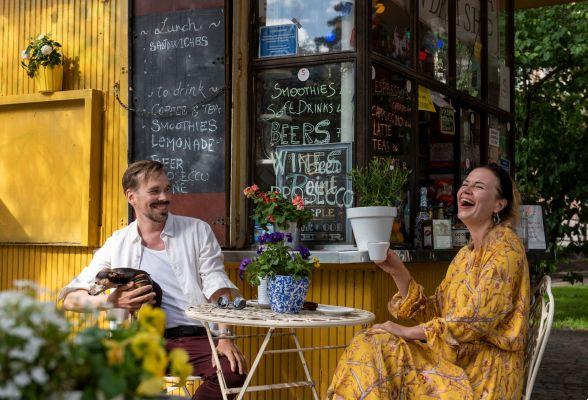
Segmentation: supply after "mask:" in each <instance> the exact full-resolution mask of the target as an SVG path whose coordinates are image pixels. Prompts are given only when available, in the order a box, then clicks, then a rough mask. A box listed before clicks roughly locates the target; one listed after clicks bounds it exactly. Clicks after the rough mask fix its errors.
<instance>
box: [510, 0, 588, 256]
mask: <svg viewBox="0 0 588 400" xmlns="http://www.w3.org/2000/svg"><path fill="white" fill-rule="evenodd" d="M515 25H516V34H515V73H516V110H515V112H516V118H517V129H518V132H517V140H516V160H517V165H518V166H517V181H518V183H519V189H520V191H521V194H522V196H523V200H524V201H525V202H533V203H539V204H541V205H542V206H543V208H544V210H545V213H546V221H545V224H546V229H547V240H548V243H549V246H550V248H551V249H553V248H554V247H555V244H556V243H557V242H558V240H559V239H562V238H564V237H566V238H569V239H571V244H570V245H569V246H568V247H567V248H566V249H565V252H579V251H583V252H584V254H588V246H587V244H586V238H585V237H584V233H585V231H584V232H582V225H585V224H586V223H587V222H588V173H586V171H588V157H587V156H586V153H587V152H586V145H587V144H588V134H587V130H588V100H587V97H586V94H587V88H588V67H587V66H588V63H587V62H586V60H587V59H588V3H586V2H583V3H582V2H580V3H575V4H566V5H560V6H554V7H547V8H536V9H529V10H524V11H518V12H517V13H516V14H515ZM571 220H576V221H577V222H575V223H571V224H570V223H569V221H571ZM563 255H565V253H564V254H563Z"/></svg>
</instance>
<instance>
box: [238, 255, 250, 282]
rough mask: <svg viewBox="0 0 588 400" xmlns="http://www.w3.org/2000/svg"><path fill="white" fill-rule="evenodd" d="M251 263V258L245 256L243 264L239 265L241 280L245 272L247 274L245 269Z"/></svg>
mask: <svg viewBox="0 0 588 400" xmlns="http://www.w3.org/2000/svg"><path fill="white" fill-rule="evenodd" d="M249 264H251V259H250V258H244V259H243V261H241V265H239V278H240V279H241V280H243V277H244V274H245V270H246V269H247V266H248V265H249Z"/></svg>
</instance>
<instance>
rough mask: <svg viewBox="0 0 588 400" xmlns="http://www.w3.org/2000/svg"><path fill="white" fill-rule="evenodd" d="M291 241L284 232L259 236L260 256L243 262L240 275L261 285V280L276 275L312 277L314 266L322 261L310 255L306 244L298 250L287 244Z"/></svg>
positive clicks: (317, 265)
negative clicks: (286, 242) (293, 249)
mask: <svg viewBox="0 0 588 400" xmlns="http://www.w3.org/2000/svg"><path fill="white" fill-rule="evenodd" d="M287 239H288V240H289V241H291V240H292V238H291V237H290V238H288V237H287V235H284V234H283V233H282V232H274V233H265V234H263V235H262V236H260V238H259V243H260V247H259V249H258V251H257V254H258V256H257V257H256V258H255V259H254V260H253V261H252V260H251V259H249V258H246V259H244V260H243V261H242V262H241V266H240V268H239V275H240V277H241V279H243V277H244V279H246V280H247V281H248V282H249V283H250V284H251V285H254V286H257V285H259V283H260V282H259V280H260V279H264V278H268V277H272V276H276V275H288V276H293V277H295V278H297V279H300V278H310V274H311V273H312V269H313V268H318V267H319V266H320V263H319V261H318V259H316V258H315V257H313V258H311V257H310V251H309V250H308V249H307V248H306V247H304V246H298V247H297V248H296V251H291V250H292V249H291V248H290V247H288V246H287V245H286V244H285V240H287Z"/></svg>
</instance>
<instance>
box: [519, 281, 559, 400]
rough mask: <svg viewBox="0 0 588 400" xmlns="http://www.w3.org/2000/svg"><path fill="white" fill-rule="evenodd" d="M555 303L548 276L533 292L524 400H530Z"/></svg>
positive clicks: (526, 353) (526, 352)
mask: <svg viewBox="0 0 588 400" xmlns="http://www.w3.org/2000/svg"><path fill="white" fill-rule="evenodd" d="M554 310H555V303H554V300H553V294H552V293H551V278H550V277H549V276H547V275H545V276H544V277H543V279H541V282H539V285H537V287H536V288H535V289H534V290H533V296H532V297H531V310H530V313H529V333H528V337H527V348H526V349H525V367H526V372H527V381H526V384H525V390H524V392H523V399H524V400H530V399H531V392H532V391H533V385H534V384H535V378H536V377H537V371H538V370H539V364H540V363H541V359H542V358H543V352H544V351H545V346H546V345H547V339H549V333H550V332H551V324H552V323H553V314H554Z"/></svg>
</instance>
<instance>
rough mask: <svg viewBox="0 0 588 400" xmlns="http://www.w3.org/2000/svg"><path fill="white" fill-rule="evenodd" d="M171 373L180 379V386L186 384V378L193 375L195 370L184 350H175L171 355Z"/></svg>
mask: <svg viewBox="0 0 588 400" xmlns="http://www.w3.org/2000/svg"><path fill="white" fill-rule="evenodd" d="M169 361H170V368H169V369H170V372H171V374H172V375H173V376H177V377H179V378H180V386H183V385H184V383H185V382H186V378H187V377H188V376H190V375H192V372H193V368H192V365H191V364H190V363H189V361H190V358H189V357H188V353H186V350H184V349H173V350H172V351H171V352H170V353H169Z"/></svg>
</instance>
